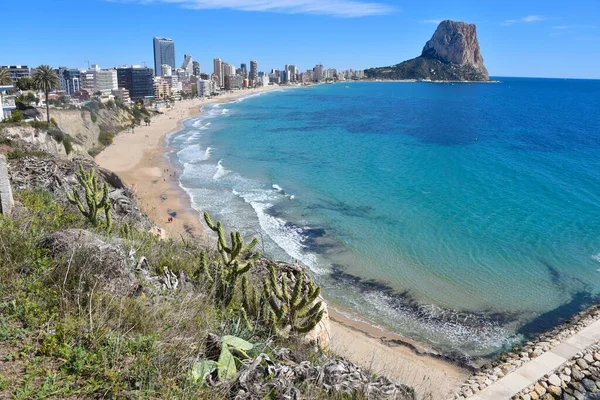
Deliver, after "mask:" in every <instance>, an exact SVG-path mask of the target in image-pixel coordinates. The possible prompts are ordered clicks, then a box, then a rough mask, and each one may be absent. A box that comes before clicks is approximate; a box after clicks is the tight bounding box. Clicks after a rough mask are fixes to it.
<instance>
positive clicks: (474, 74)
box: [365, 20, 489, 81]
mask: <svg viewBox="0 0 600 400" xmlns="http://www.w3.org/2000/svg"><path fill="white" fill-rule="evenodd" d="M365 75H366V76H367V77H369V78H380V79H431V80H456V81H464V80H468V81H487V80H489V74H488V71H487V69H486V68H485V66H484V65H483V57H482V56H481V50H480V48H479V41H478V40H477V28H476V27H475V25H474V24H468V23H466V22H457V21H450V20H445V21H442V22H441V23H440V24H439V25H438V27H437V29H436V31H435V33H434V34H433V36H432V37H431V39H430V40H429V41H428V42H427V43H426V44H425V46H424V47H423V51H422V52H421V56H419V57H417V58H413V59H412V60H407V61H404V62H402V63H400V64H397V65H395V66H393V67H383V68H372V69H368V70H365Z"/></svg>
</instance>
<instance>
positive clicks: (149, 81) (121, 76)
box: [117, 65, 154, 101]
mask: <svg viewBox="0 0 600 400" xmlns="http://www.w3.org/2000/svg"><path fill="white" fill-rule="evenodd" d="M153 75H154V74H153V71H152V68H146V67H142V66H140V65H132V66H131V67H119V68H117V81H118V85H119V88H123V89H127V90H128V91H129V97H130V98H131V100H132V101H138V100H143V99H144V98H146V97H153V96H154V79H153V78H154V76H153Z"/></svg>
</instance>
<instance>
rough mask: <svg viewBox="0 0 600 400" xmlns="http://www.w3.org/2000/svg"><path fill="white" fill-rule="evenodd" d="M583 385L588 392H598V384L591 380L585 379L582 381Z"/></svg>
mask: <svg viewBox="0 0 600 400" xmlns="http://www.w3.org/2000/svg"><path fill="white" fill-rule="evenodd" d="M581 383H583V386H585V388H586V389H587V390H588V392H592V393H594V392H596V391H597V390H598V389H597V388H596V382H594V381H593V380H591V379H584V380H582V381H581Z"/></svg>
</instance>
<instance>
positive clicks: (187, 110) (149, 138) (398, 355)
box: [96, 86, 469, 399]
mask: <svg viewBox="0 0 600 400" xmlns="http://www.w3.org/2000/svg"><path fill="white" fill-rule="evenodd" d="M273 89H278V87H273V86H269V87H266V88H261V89H251V90H243V91H236V92H233V93H227V94H224V95H221V96H219V97H217V98H213V99H207V100H204V101H202V100H200V99H194V100H186V101H182V102H178V103H176V104H175V106H174V107H173V108H172V109H170V110H168V111H166V112H165V113H164V114H160V115H158V116H155V117H153V118H152V122H151V124H150V125H149V126H140V127H136V128H135V130H134V132H131V130H129V131H125V132H122V133H120V134H119V135H117V136H116V137H115V138H114V141H113V144H112V145H110V146H108V147H107V148H106V149H105V150H104V151H102V152H101V153H100V154H98V156H96V162H97V163H98V165H100V166H101V167H104V168H107V169H109V170H111V171H113V172H115V173H117V174H118V175H119V176H120V177H121V178H122V179H123V181H124V182H125V183H126V184H128V185H130V186H131V187H132V188H133V190H134V191H135V193H136V195H137V196H138V202H139V206H140V207H141V209H142V211H144V212H145V213H146V214H148V216H149V217H150V218H151V219H152V220H153V221H154V222H155V223H156V224H157V225H158V226H160V227H161V228H163V229H164V230H165V231H166V235H167V237H179V236H180V235H183V236H190V235H191V236H194V237H196V238H199V239H203V238H204V235H203V233H202V232H203V228H202V224H201V216H200V214H199V213H198V212H197V211H196V210H195V209H193V208H192V206H191V202H190V199H189V196H188V195H187V193H185V191H184V190H183V189H182V188H181V187H180V186H179V181H178V176H177V174H176V172H175V170H174V168H173V167H172V166H171V165H169V163H168V160H167V158H166V157H165V154H166V153H167V151H168V148H167V147H166V143H165V137H166V135H167V134H169V133H171V132H175V131H176V130H178V129H179V127H180V123H181V121H183V120H184V119H186V118H189V117H192V116H194V115H198V114H200V112H201V111H200V108H201V106H202V105H205V104H210V103H215V102H227V101H231V100H232V99H234V98H236V97H241V96H247V95H250V94H252V93H256V92H259V91H266V90H273ZM173 212H175V213H176V216H175V218H174V221H173V222H172V223H169V222H167V220H168V218H169V215H170V214H169V213H173ZM330 316H331V332H330V339H331V349H332V350H333V351H334V352H335V353H337V354H339V355H341V356H343V357H345V358H347V359H348V360H350V361H352V362H354V363H356V364H358V365H360V366H362V367H364V368H368V369H369V370H370V371H372V372H373V373H380V374H383V375H385V376H388V377H389V378H391V379H393V380H395V381H397V382H399V383H404V384H407V385H409V386H413V387H414V388H415V389H416V390H417V393H418V394H419V398H431V399H443V398H447V397H451V396H449V394H451V393H452V392H454V391H457V390H458V389H459V387H460V385H461V384H462V383H463V382H464V381H465V379H466V378H467V376H468V375H469V371H468V370H467V369H464V368H461V367H459V366H457V365H455V364H453V363H451V362H449V361H446V360H444V359H441V358H438V357H435V356H432V355H429V354H426V351H424V350H423V348H421V347H420V346H419V345H418V344H417V343H414V342H411V341H410V340H407V339H406V338H403V337H401V336H398V335H395V334H393V333H389V332H385V331H382V330H380V329H378V328H376V327H373V326H371V325H369V324H366V323H360V322H357V321H355V320H353V319H349V318H347V317H345V316H344V315H343V314H341V313H338V312H336V311H335V310H331V311H330Z"/></svg>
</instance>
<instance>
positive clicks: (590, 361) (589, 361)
mask: <svg viewBox="0 0 600 400" xmlns="http://www.w3.org/2000/svg"><path fill="white" fill-rule="evenodd" d="M583 359H584V360H585V361H586V362H588V363H590V364H593V363H594V357H592V355H591V354H586V355H585V356H583Z"/></svg>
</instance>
